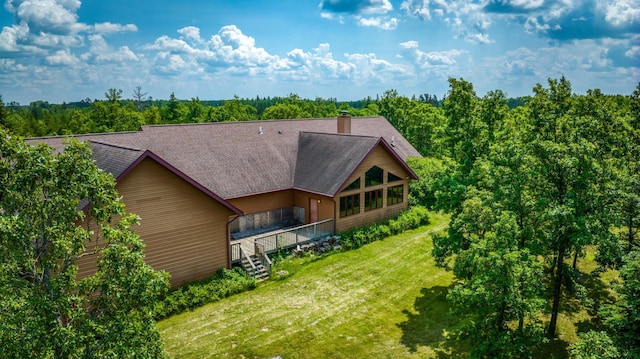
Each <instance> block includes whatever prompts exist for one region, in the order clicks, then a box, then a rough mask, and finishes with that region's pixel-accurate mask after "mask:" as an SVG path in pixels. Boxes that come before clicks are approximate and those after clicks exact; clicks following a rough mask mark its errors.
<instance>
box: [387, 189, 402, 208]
mask: <svg viewBox="0 0 640 359" xmlns="http://www.w3.org/2000/svg"><path fill="white" fill-rule="evenodd" d="M400 203H404V184H401V185H397V186H389V187H387V206H391V205H394V204H400Z"/></svg>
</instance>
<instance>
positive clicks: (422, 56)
mask: <svg viewBox="0 0 640 359" xmlns="http://www.w3.org/2000/svg"><path fill="white" fill-rule="evenodd" d="M399 46H400V48H401V49H402V51H403V52H404V54H405V55H404V57H405V58H407V59H409V60H411V61H412V62H413V64H414V65H415V66H416V67H418V68H419V69H420V70H426V71H428V72H433V73H436V74H438V75H439V76H449V74H450V73H455V72H458V71H459V64H458V59H459V58H460V57H461V56H463V55H465V54H466V53H467V52H466V51H465V50H460V49H451V50H446V51H429V52H426V51H422V50H420V44H419V43H418V42H417V41H415V40H411V41H406V42H403V43H400V45H399Z"/></svg>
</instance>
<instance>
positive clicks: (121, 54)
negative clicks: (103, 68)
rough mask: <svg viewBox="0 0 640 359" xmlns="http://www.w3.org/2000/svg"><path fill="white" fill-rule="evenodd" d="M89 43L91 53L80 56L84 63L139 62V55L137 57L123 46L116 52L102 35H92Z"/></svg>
mask: <svg viewBox="0 0 640 359" xmlns="http://www.w3.org/2000/svg"><path fill="white" fill-rule="evenodd" d="M89 41H90V42H91V46H90V47H89V51H87V52H85V53H84V54H82V55H81V56H80V58H81V59H82V60H83V61H90V62H96V63H104V62H117V63H121V62H127V61H138V60H139V55H136V54H135V53H134V52H133V51H131V50H130V49H129V47H128V46H121V47H120V48H119V49H118V50H115V51H114V50H113V48H112V47H111V46H109V44H108V43H107V42H106V41H105V40H104V38H103V37H102V35H98V34H96V35H91V36H89Z"/></svg>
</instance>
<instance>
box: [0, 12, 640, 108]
mask: <svg viewBox="0 0 640 359" xmlns="http://www.w3.org/2000/svg"><path fill="white" fill-rule="evenodd" d="M0 27H2V30H1V32H0V95H2V97H3V100H4V101H5V102H10V101H17V102H20V103H21V104H28V103H29V102H31V101H35V100H45V101H49V102H51V103H61V102H63V101H65V102H71V101H79V100H82V99H84V98H87V97H89V98H91V99H95V98H98V99H103V98H104V93H105V92H106V91H107V90H108V89H109V88H118V89H122V90H123V96H124V97H125V98H131V97H132V93H133V90H134V88H135V87H136V86H141V88H142V91H143V92H146V93H148V95H149V96H152V97H153V98H156V99H167V98H168V97H169V95H170V94H171V93H172V92H173V93H175V95H176V96H177V97H178V98H180V99H190V98H192V97H199V98H200V99H203V100H204V99H207V100H208V99H229V98H232V97H233V96H234V95H237V96H240V97H255V96H256V95H258V96H261V97H262V96H287V95H289V94H290V93H295V94H298V95H299V96H301V97H304V98H312V99H313V98H316V97H323V98H328V97H332V98H337V99H338V100H344V101H346V100H357V99H362V98H364V97H366V96H372V97H375V96H376V95H378V94H382V93H384V91H386V90H389V89H395V90H397V91H398V92H399V93H400V94H401V95H406V96H411V95H413V94H416V95H417V94H422V93H428V94H435V95H437V96H438V97H439V98H441V97H442V96H443V95H445V94H446V92H447V90H448V83H447V78H449V77H456V78H460V77H462V78H464V79H465V80H467V81H471V82H472V83H473V84H474V87H475V89H476V92H477V93H478V95H480V96H482V95H484V94H485V93H486V92H487V91H490V90H495V89H501V90H503V91H505V92H507V95H509V96H514V97H515V96H522V95H529V94H531V93H532V92H531V89H532V87H533V86H534V85H535V84H536V83H543V84H544V83H546V79H547V78H549V77H552V78H558V77H560V76H562V75H564V76H566V77H567V78H568V79H569V80H570V81H571V83H572V85H573V89H574V92H578V93H584V92H585V91H586V90H587V89H594V88H599V89H601V90H602V91H603V92H605V93H619V94H630V93H631V92H632V91H633V89H634V88H635V87H636V85H637V84H638V82H640V0H398V1H392V0H280V1H278V0H271V1H263V0H247V1H233V0H227V1H222V0H207V1H204V0H201V1H195V0H181V1H168V0H153V1H149V0H138V1H124V0H109V1H102V0H100V1H98V0H94V1H86V0H85V1H80V0H5V1H4V7H3V8H2V9H1V10H0Z"/></svg>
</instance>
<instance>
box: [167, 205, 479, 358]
mask: <svg viewBox="0 0 640 359" xmlns="http://www.w3.org/2000/svg"><path fill="white" fill-rule="evenodd" d="M445 225H446V218H445V217H444V216H441V215H438V214H434V215H433V216H432V219H431V224H430V225H428V226H425V227H422V228H419V229H417V230H413V231H410V232H406V233H404V234H401V235H398V236H394V237H390V238H387V239H385V240H384V241H380V242H375V243H371V244H368V245H366V246H364V247H362V248H360V249H357V250H353V251H347V252H342V253H337V254H334V255H330V256H327V257H324V258H321V259H318V260H316V261H313V262H311V263H308V264H306V265H304V266H299V267H297V268H296V269H295V273H293V274H292V275H291V276H289V277H288V278H286V279H283V280H274V281H270V282H266V283H265V284H263V285H261V286H260V287H258V288H257V289H255V290H253V291H250V292H245V293H242V294H239V295H235V296H233V297H230V298H227V299H224V300H221V301H219V302H215V303H211V304H208V305H205V306H203V307H201V308H198V309H196V310H194V311H192V312H187V313H183V314H181V315H177V316H174V317H171V318H169V319H166V320H164V321H161V322H159V323H158V327H159V328H160V331H161V335H162V338H163V340H164V342H165V349H166V351H167V353H168V354H169V355H170V356H172V357H175V358H273V357H278V356H279V357H281V358H283V359H289V358H425V357H437V356H444V357H452V356H453V357H455V356H460V357H464V356H466V355H464V354H465V350H464V348H463V347H464V344H463V343H460V342H456V341H455V340H453V339H452V338H448V330H452V329H453V328H455V327H457V326H458V323H457V322H456V321H455V319H454V318H452V317H450V316H449V315H447V312H448V310H449V305H448V303H447V301H446V293H447V290H448V288H449V286H450V285H451V282H452V279H453V276H452V274H451V272H447V271H445V270H443V269H439V268H436V267H435V265H434V262H433V258H432V257H431V254H430V252H431V248H432V244H431V239H430V233H431V232H432V231H433V230H435V229H439V228H443V227H444V226H445Z"/></svg>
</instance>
